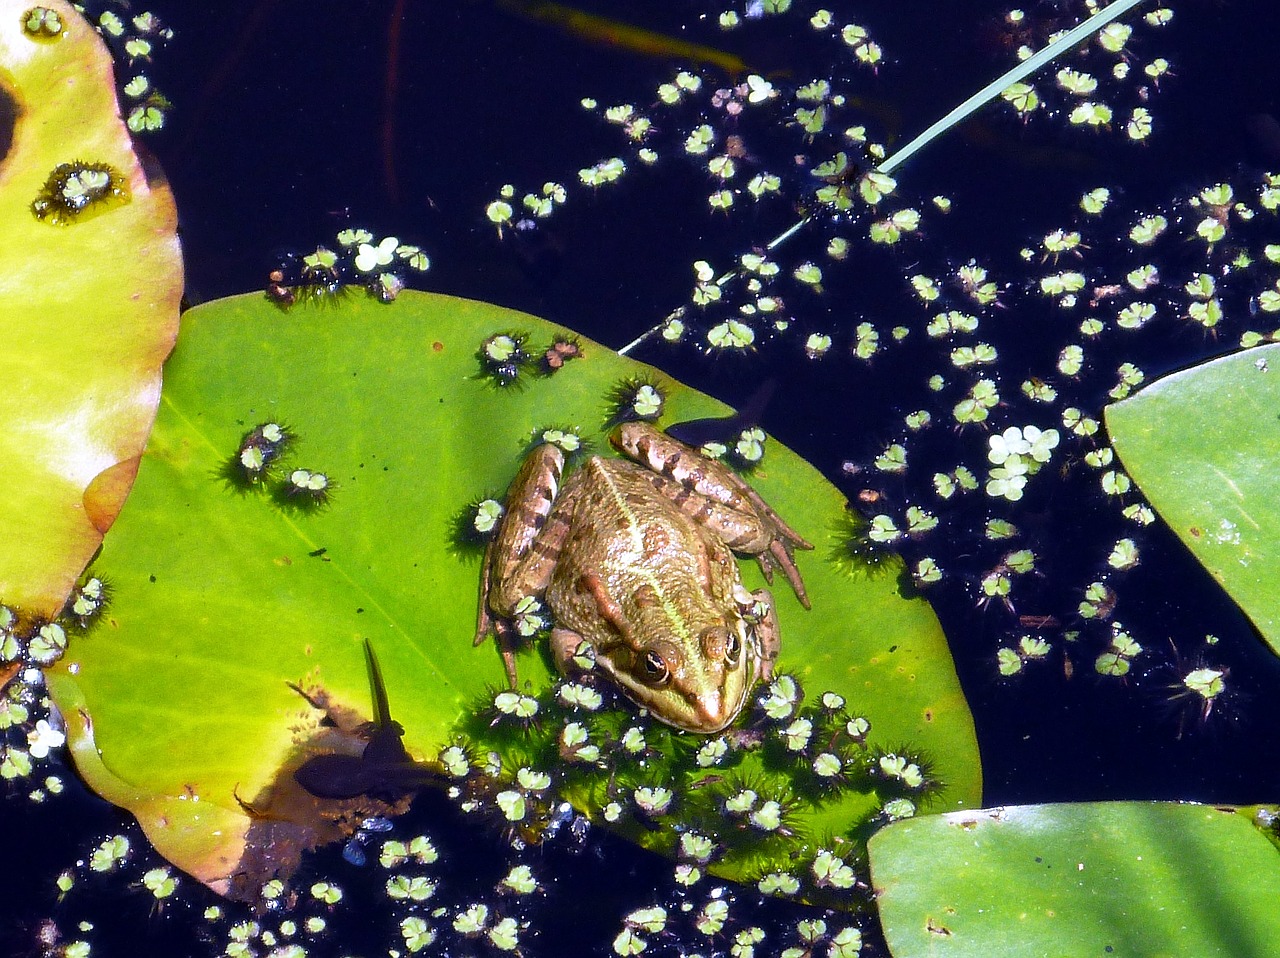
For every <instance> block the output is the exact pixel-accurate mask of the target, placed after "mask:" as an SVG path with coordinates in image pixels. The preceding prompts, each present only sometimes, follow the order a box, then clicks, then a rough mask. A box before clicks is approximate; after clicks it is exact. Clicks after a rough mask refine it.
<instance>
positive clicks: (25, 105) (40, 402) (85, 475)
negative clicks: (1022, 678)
mask: <svg viewBox="0 0 1280 958" xmlns="http://www.w3.org/2000/svg"><path fill="white" fill-rule="evenodd" d="M43 6H44V9H45V10H46V11H47V13H46V16H45V18H44V20H42V21H39V22H42V23H44V24H46V25H48V24H53V23H55V22H56V23H58V24H60V25H61V32H58V33H56V34H54V35H51V36H50V35H46V34H42V33H41V32H40V31H39V29H35V30H34V32H33V30H32V29H28V24H31V26H32V28H35V27H36V26H37V20H39V18H36V20H33V19H32V16H33V12H34V9H35V8H34V5H33V4H31V3H27V2H17V0H0V101H8V102H3V103H0V132H5V133H7V132H8V131H7V130H3V129H2V128H3V127H4V126H5V125H6V124H7V123H8V122H10V119H12V123H13V128H12V138H11V139H9V138H7V137H5V136H0V146H7V150H8V151H7V153H5V154H4V156H3V158H0V275H3V276H4V277H5V278H6V281H5V282H4V283H2V284H0V328H2V329H3V335H4V342H5V357H6V364H7V369H8V374H7V375H6V377H5V388H4V390H3V393H2V394H0V459H3V461H4V463H5V467H4V468H5V480H4V488H5V494H4V496H3V497H0V539H3V541H4V542H5V548H4V549H3V550H0V601H4V602H5V603H7V604H9V605H12V606H15V607H17V608H20V609H21V610H22V611H23V613H24V614H26V615H28V616H30V617H31V618H33V619H39V618H41V617H43V618H48V617H51V616H54V615H56V614H57V613H58V612H59V611H60V610H61V608H62V605H63V603H64V602H65V601H66V597H67V594H68V592H69V591H70V590H71V587H72V585H73V584H74V582H75V578H76V576H78V575H79V574H80V572H81V570H82V569H83V568H84V566H85V563H86V562H88V561H89V558H90V557H91V556H92V555H93V553H94V551H95V550H96V549H97V548H98V546H99V544H100V542H101V540H102V534H103V533H104V532H105V531H106V529H107V528H108V527H110V525H111V523H112V521H113V520H114V519H115V517H116V514H117V513H118V512H119V509H120V506H121V504H122V503H123V502H124V498H125V496H126V495H127V494H128V492H129V486H130V483H131V482H132V481H133V476H134V472H135V471H136V469H137V464H138V457H139V456H140V455H141V453H142V448H143V445H144V444H145V442H146V437H147V433H148V431H149V430H150V428H151V423H152V420H153V419H154V417H155V412H156V405H157V403H158V402H159V400H160V368H161V364H162V363H163V362H164V358H165V357H166V356H167V355H168V354H169V350H170V349H171V348H172V346H173V342H174V338H175V336H176V335H177V330H178V300H179V298H180V296H181V294H182V262H181V258H180V255H179V250H178V240H177V235H176V228H177V214H176V212H175V210H174V205H173V197H172V195H171V193H170V192H169V188H168V186H167V185H166V184H165V183H164V182H163V180H162V179H161V178H160V177H158V175H156V171H154V170H150V169H144V168H143V166H142V164H141V163H140V162H139V160H138V158H137V156H135V155H134V152H133V144H132V142H131V140H130V137H129V132H128V130H127V129H126V128H125V125H124V123H123V122H122V121H121V119H120V115H119V111H118V108H117V105H116V99H115V92H114V83H113V79H112V65H111V57H110V55H109V54H108V53H107V50H106V48H105V47H104V46H103V44H102V41H101V39H100V38H99V37H98V35H97V34H96V33H95V32H94V31H93V29H92V28H91V27H90V26H89V25H88V24H87V23H86V22H85V21H84V20H83V19H82V18H81V16H80V15H79V14H78V13H76V12H75V10H74V9H72V7H71V5H70V4H67V3H62V2H49V3H46V4H44V5H43ZM29 11H30V12H32V14H31V15H29ZM55 18H56V19H55ZM46 29H48V30H52V29H53V27H52V26H46Z"/></svg>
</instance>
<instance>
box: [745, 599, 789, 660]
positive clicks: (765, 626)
mask: <svg viewBox="0 0 1280 958" xmlns="http://www.w3.org/2000/svg"><path fill="white" fill-rule="evenodd" d="M751 598H752V599H754V600H755V603H754V604H755V610H756V611H755V614H756V627H755V634H756V642H757V643H758V645H759V649H758V652H759V662H760V666H759V676H760V681H761V682H768V681H769V680H770V679H771V678H773V664H774V663H775V662H777V661H778V649H779V648H780V647H781V645H782V640H781V632H780V631H779V629H778V616H777V615H776V614H775V613H774V611H773V594H772V593H771V592H770V591H769V590H768V589H757V590H756V591H755V592H752V593H751Z"/></svg>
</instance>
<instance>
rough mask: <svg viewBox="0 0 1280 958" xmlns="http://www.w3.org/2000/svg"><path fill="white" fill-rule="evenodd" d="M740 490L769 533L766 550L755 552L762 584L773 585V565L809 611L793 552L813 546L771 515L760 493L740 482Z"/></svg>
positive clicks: (772, 513)
mask: <svg viewBox="0 0 1280 958" xmlns="http://www.w3.org/2000/svg"><path fill="white" fill-rule="evenodd" d="M742 489H743V492H744V494H745V495H746V496H747V498H748V499H749V500H750V501H751V504H752V505H753V506H755V509H756V513H757V515H758V516H759V517H760V520H761V522H762V523H763V524H764V525H765V527H766V528H767V529H768V531H769V533H770V538H769V545H768V547H767V549H765V550H762V551H760V552H758V553H756V561H757V562H759V563H760V571H761V572H763V573H764V578H765V581H766V582H768V583H770V584H772V583H773V568H774V565H775V564H776V565H777V567H778V568H780V569H781V570H782V574H783V575H784V576H786V577H787V581H788V582H790V583H791V588H792V589H793V590H795V593H796V598H797V599H799V600H800V604H801V605H802V606H804V607H805V608H806V609H807V608H809V595H808V593H807V592H806V591H805V588H804V579H802V578H801V577H800V570H799V569H798V568H796V560H795V550H796V549H812V548H813V543H811V542H809V541H808V540H806V539H805V538H804V536H802V535H800V533H798V532H796V531H795V530H794V529H792V528H791V527H790V526H789V525H787V523H786V521H785V520H784V519H783V518H782V516H780V515H778V514H777V513H776V512H774V511H773V507H772V506H770V505H769V503H767V502H765V501H764V499H763V498H762V497H761V495H760V493H758V492H756V491H755V490H754V489H752V488H751V487H750V486H749V485H747V484H746V483H745V482H744V483H742Z"/></svg>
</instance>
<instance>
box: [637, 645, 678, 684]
mask: <svg viewBox="0 0 1280 958" xmlns="http://www.w3.org/2000/svg"><path fill="white" fill-rule="evenodd" d="M642 667H643V669H644V680H645V681H646V682H648V683H649V684H650V685H666V684H667V682H668V681H670V679H671V669H670V668H669V667H668V666H667V660H666V659H664V658H663V657H662V656H661V655H659V654H658V653H657V652H654V651H653V650H650V651H648V652H646V653H645V654H644V659H643V660H642Z"/></svg>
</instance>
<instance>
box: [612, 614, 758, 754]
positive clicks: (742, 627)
mask: <svg viewBox="0 0 1280 958" xmlns="http://www.w3.org/2000/svg"><path fill="white" fill-rule="evenodd" d="M758 649H759V643H758V641H757V640H756V638H755V636H754V634H753V632H752V627H751V625H750V624H749V623H748V622H747V621H746V620H745V619H744V618H743V617H742V616H740V615H735V614H732V613H731V614H730V615H729V616H728V619H727V621H722V622H720V623H715V624H710V625H706V626H704V627H702V628H700V629H698V630H697V631H691V632H690V633H689V634H687V635H674V634H673V635H669V636H659V637H654V638H650V639H647V640H645V641H644V642H641V643H638V644H636V645H634V646H631V645H629V644H621V645H619V646H614V647H612V648H609V649H607V650H598V651H597V655H596V664H597V665H598V666H599V667H600V668H601V669H602V670H603V671H604V672H605V673H606V674H608V675H609V677H610V678H611V679H613V681H614V682H615V683H616V684H617V685H618V686H619V688H621V689H622V691H623V693H624V694H625V695H626V696H627V697H628V698H630V699H631V700H633V701H634V702H635V703H636V704H637V705H640V706H643V707H644V708H646V709H648V710H649V711H650V712H651V713H653V716H654V717H655V718H657V719H660V720H661V721H663V722H666V723H667V724H668V725H673V726H675V727H676V728H678V729H683V730H684V731H687V732H698V733H701V734H704V735H705V734H710V733H713V732H719V731H721V730H722V729H724V728H725V727H726V726H728V725H729V724H730V723H731V722H732V721H733V720H734V719H735V718H737V717H738V713H739V712H741V711H742V706H743V704H744V703H745V702H746V699H747V695H748V693H749V692H750V691H751V688H752V686H754V685H755V681H756V677H757V672H758V661H759V655H758ZM600 651H604V652H605V654H603V655H601V654H599V652H600Z"/></svg>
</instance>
